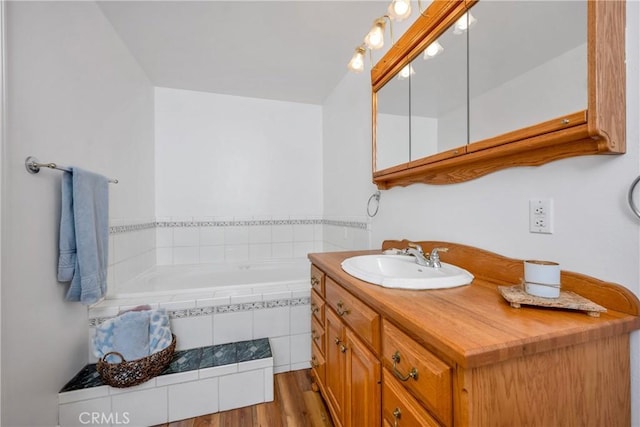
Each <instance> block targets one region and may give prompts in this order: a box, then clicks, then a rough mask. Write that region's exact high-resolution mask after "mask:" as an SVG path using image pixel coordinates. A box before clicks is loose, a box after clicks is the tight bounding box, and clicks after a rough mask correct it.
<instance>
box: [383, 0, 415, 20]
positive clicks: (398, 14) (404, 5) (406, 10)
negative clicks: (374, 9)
mask: <svg viewBox="0 0 640 427" xmlns="http://www.w3.org/2000/svg"><path fill="white" fill-rule="evenodd" d="M387 11H388V12H389V16H390V17H391V19H393V20H394V21H404V20H405V19H407V18H408V17H409V15H411V1H410V0H393V1H392V2H391V3H390V4H389V8H388V9H387Z"/></svg>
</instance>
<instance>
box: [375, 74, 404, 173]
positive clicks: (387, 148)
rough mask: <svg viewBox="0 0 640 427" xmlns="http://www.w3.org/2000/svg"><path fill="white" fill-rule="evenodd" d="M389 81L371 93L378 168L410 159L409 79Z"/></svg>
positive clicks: (376, 165) (395, 77)
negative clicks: (374, 98)
mask: <svg viewBox="0 0 640 427" xmlns="http://www.w3.org/2000/svg"><path fill="white" fill-rule="evenodd" d="M399 75H400V73H398V74H397V75H396V76H394V77H393V78H392V79H391V80H389V81H388V82H387V83H386V84H385V85H384V86H383V87H382V88H381V89H380V90H378V92H377V93H376V94H375V97H376V103H377V105H378V108H377V111H376V115H375V120H376V122H375V127H374V128H375V130H376V131H375V134H374V135H375V153H376V156H375V157H374V160H375V168H374V170H376V171H380V170H383V169H387V168H390V167H393V166H396V165H399V164H404V163H407V162H408V161H409V160H410V137H409V131H410V121H409V79H408V78H398V76H399Z"/></svg>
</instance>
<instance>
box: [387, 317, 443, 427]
mask: <svg viewBox="0 0 640 427" xmlns="http://www.w3.org/2000/svg"><path fill="white" fill-rule="evenodd" d="M382 359H383V362H384V365H385V366H386V367H387V369H389V372H391V373H392V374H393V375H394V376H395V377H396V378H397V379H398V380H399V381H398V382H399V383H401V384H402V385H403V386H404V387H406V389H407V390H409V391H410V392H411V394H413V395H414V396H415V397H416V399H418V400H419V401H420V402H422V403H423V404H424V405H425V406H426V407H427V408H428V409H429V410H430V411H431V412H432V413H433V414H434V415H435V416H436V417H437V418H438V419H439V420H440V421H441V422H442V423H443V424H444V425H447V426H448V425H451V420H452V411H453V409H452V404H453V403H452V392H451V387H452V372H451V368H450V367H449V365H447V364H446V363H444V362H443V361H441V360H440V359H439V358H438V357H437V356H436V355H434V354H433V353H431V352H430V351H428V350H427V349H425V348H424V347H422V346H421V345H420V344H418V343H417V342H415V341H414V340H413V339H411V338H410V337H409V336H408V335H406V334H405V333H404V332H402V331H400V330H399V329H398V328H397V327H395V326H394V325H392V324H391V323H389V322H388V321H386V320H385V321H384V322H383V324H382Z"/></svg>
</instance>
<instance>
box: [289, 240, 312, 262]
mask: <svg viewBox="0 0 640 427" xmlns="http://www.w3.org/2000/svg"><path fill="white" fill-rule="evenodd" d="M313 250H314V245H313V241H310V242H294V243H293V256H294V257H295V258H304V257H306V256H307V254H309V253H311V252H313Z"/></svg>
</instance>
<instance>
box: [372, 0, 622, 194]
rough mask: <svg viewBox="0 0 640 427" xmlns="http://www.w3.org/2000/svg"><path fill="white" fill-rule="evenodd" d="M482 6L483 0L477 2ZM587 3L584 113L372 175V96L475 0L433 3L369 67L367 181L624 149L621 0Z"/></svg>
mask: <svg viewBox="0 0 640 427" xmlns="http://www.w3.org/2000/svg"><path fill="white" fill-rule="evenodd" d="M480 1H482V0H480ZM585 1H587V81H588V88H587V91H588V95H587V99H588V101H587V109H586V110H582V111H578V112H568V113H570V114H567V115H565V116H562V117H558V118H557V119H553V120H549V121H546V122H543V123H539V124H536V125H533V126H529V127H526V128H523V129H519V130H516V131H512V132H508V133H505V134H502V135H498V136H496V137H492V138H489V139H485V140H482V141H468V142H469V143H468V144H467V145H465V146H462V147H458V148H456V149H453V150H449V151H445V152H442V153H438V154H435V155H433V156H429V157H425V158H422V159H418V160H413V161H409V162H407V163H403V164H400V165H396V166H393V167H390V168H387V169H384V170H380V171H376V169H375V164H376V112H377V100H376V94H377V91H378V90H379V89H380V88H382V87H383V86H384V85H385V83H387V82H388V81H389V80H390V79H391V78H392V77H393V76H394V75H395V74H396V73H397V72H398V71H399V70H400V69H402V67H404V66H405V65H406V64H408V63H409V62H410V61H411V60H413V59H414V58H415V57H417V56H418V55H419V54H420V53H421V52H422V51H423V50H424V49H425V48H426V47H427V46H428V45H429V44H430V43H431V42H433V41H434V40H435V39H437V38H438V36H439V35H440V34H442V33H443V32H444V31H445V30H447V29H448V28H449V27H450V26H451V25H452V24H453V23H454V22H455V21H456V20H457V19H458V18H459V17H460V16H462V15H463V14H464V13H465V12H466V11H467V10H468V9H470V8H471V7H472V6H473V5H474V4H475V3H477V2H478V0H466V1H465V0H434V1H433V3H431V4H430V6H429V7H428V8H427V10H426V11H424V12H422V14H420V16H419V17H418V18H417V19H416V21H415V22H414V23H413V24H412V25H411V27H410V28H409V29H408V30H407V31H406V33H405V34H404V35H403V36H402V37H401V38H400V39H399V40H398V41H397V42H396V43H395V44H394V45H393V46H392V47H391V48H390V49H389V51H388V52H387V53H386V55H384V57H383V58H382V59H381V60H380V61H379V62H378V63H377V64H376V65H375V66H374V67H373V69H372V70H371V87H372V113H373V114H372V125H373V129H372V131H373V133H372V135H373V147H372V148H373V150H372V152H373V159H372V171H373V182H374V183H375V184H376V185H377V186H378V188H379V189H388V188H392V187H395V186H407V185H410V184H414V183H426V184H453V183H458V182H464V181H469V180H472V179H475V178H478V177H481V176H484V175H486V174H489V173H492V172H495V171H498V170H501V169H506V168H509V167H514V166H539V165H542V164H545V163H548V162H551V161H554V160H559V159H564V158H567V157H574V156H583V155H592V154H624V153H625V150H626V141H625V138H626V86H625V81H626V73H625V15H626V13H625V12H626V10H625V7H626V4H625V0H621V1H618V0H585Z"/></svg>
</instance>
